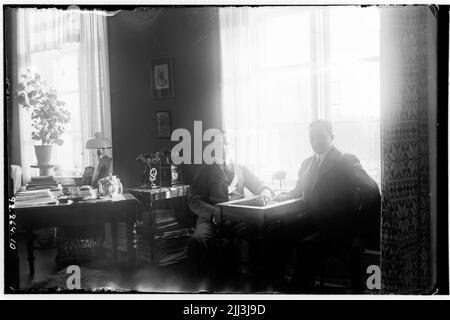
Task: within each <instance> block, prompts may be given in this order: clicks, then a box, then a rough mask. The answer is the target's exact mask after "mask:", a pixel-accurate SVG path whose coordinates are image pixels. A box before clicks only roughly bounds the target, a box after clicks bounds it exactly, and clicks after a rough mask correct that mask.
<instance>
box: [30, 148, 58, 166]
mask: <svg viewBox="0 0 450 320" xmlns="http://www.w3.org/2000/svg"><path fill="white" fill-rule="evenodd" d="M52 147H53V146H52V145H45V144H43V145H37V146H34V153H35V154H36V159H37V163H38V164H46V165H48V164H50V160H51V159H52Z"/></svg>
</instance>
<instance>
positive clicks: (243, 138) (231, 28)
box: [220, 7, 260, 165]
mask: <svg viewBox="0 0 450 320" xmlns="http://www.w3.org/2000/svg"><path fill="white" fill-rule="evenodd" d="M251 19H252V16H251V12H250V10H249V8H248V7H242V8H236V7H228V8H220V37H221V47H222V57H221V58H222V105H223V106H224V108H225V110H224V112H223V118H222V119H223V127H224V128H225V129H226V130H227V131H228V132H229V133H230V134H231V136H232V137H236V136H239V137H240V139H239V141H237V140H236V139H235V141H234V148H235V153H236V154H235V157H237V156H239V157H238V159H237V160H241V161H242V160H245V162H246V164H249V163H252V164H254V165H257V164H258V163H259V162H258V161H257V159H252V156H257V155H258V152H256V150H257V149H259V148H260V145H259V139H255V140H254V141H253V143H247V142H250V140H251V139H252V133H253V134H257V133H258V132H259V127H260V112H259V110H258V101H257V98H258V95H257V94H255V90H257V87H256V86H255V66H254V63H255V58H256V52H255V50H254V49H255V48H256V43H255V41H256V38H255V37H254V36H253V35H254V30H253V29H252V24H251V21H250V20H251ZM250 119H251V121H249V120H250ZM244 128H245V130H244ZM246 146H247V148H246ZM249 146H251V147H250V148H249Z"/></svg>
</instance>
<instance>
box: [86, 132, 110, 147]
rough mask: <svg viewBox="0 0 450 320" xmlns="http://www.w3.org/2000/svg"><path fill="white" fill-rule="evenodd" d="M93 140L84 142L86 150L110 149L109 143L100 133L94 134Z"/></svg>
mask: <svg viewBox="0 0 450 320" xmlns="http://www.w3.org/2000/svg"><path fill="white" fill-rule="evenodd" d="M94 136H95V138H93V139H89V140H88V141H87V142H86V149H109V148H111V147H112V146H111V141H109V139H106V138H105V137H104V136H103V134H102V133H101V132H97V133H95V134H94Z"/></svg>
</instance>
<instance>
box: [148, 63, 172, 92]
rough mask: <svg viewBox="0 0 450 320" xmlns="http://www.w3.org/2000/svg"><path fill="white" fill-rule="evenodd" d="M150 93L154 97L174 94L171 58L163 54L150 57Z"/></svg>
mask: <svg viewBox="0 0 450 320" xmlns="http://www.w3.org/2000/svg"><path fill="white" fill-rule="evenodd" d="M150 80H151V81H150V82H151V91H152V92H151V94H152V98H154V99H161V98H170V97H173V96H174V88H173V58H172V57H171V56H163V57H158V58H151V59H150Z"/></svg>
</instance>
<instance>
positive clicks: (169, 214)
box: [137, 210, 192, 266]
mask: <svg viewBox="0 0 450 320" xmlns="http://www.w3.org/2000/svg"><path fill="white" fill-rule="evenodd" d="M146 220H147V219H146V218H145V217H144V222H143V224H142V225H141V226H140V227H139V228H138V230H137V254H138V257H139V259H140V260H141V261H147V262H154V263H156V264H157V265H159V266H167V265H171V264H175V263H178V262H181V261H184V260H185V259H186V258H187V244H188V240H189V238H190V236H191V234H192V228H186V227H184V226H183V225H181V224H179V223H178V222H177V221H176V219H175V216H174V212H173V211H172V210H155V211H154V212H153V221H146ZM146 225H147V226H149V228H146Z"/></svg>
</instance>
